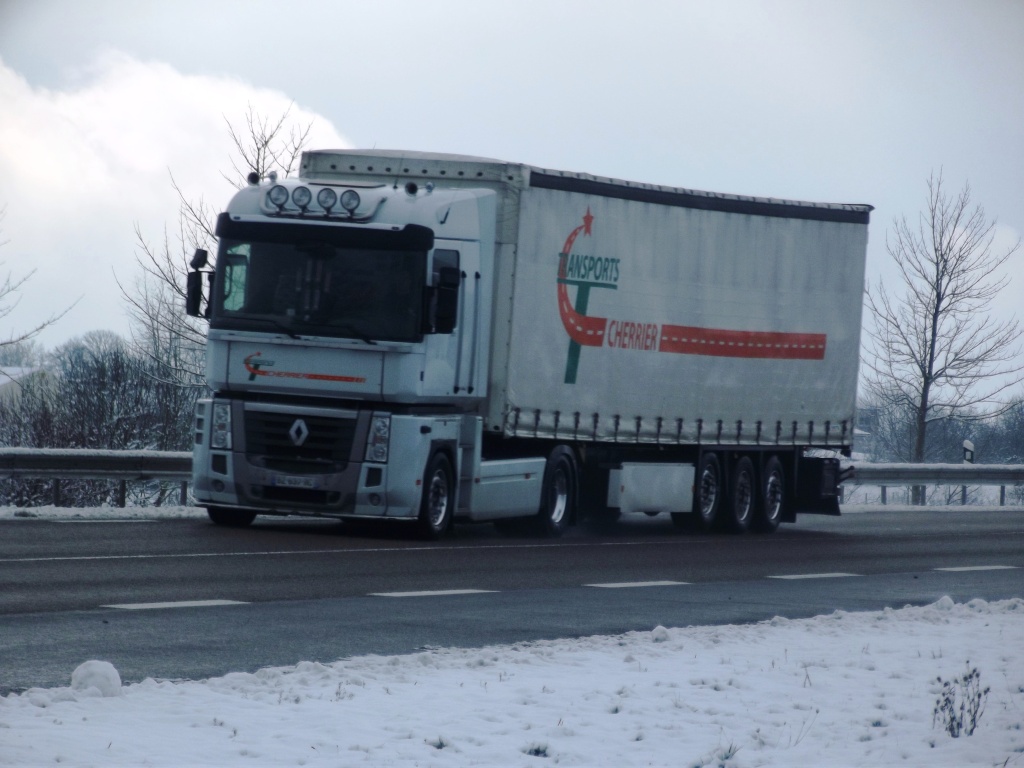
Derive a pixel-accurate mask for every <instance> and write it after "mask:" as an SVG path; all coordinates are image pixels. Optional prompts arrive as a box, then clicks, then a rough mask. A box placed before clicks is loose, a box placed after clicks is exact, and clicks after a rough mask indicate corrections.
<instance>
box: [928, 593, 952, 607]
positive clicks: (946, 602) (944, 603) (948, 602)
mask: <svg viewBox="0 0 1024 768" xmlns="http://www.w3.org/2000/svg"><path fill="white" fill-rule="evenodd" d="M955 605H956V603H954V602H953V598H951V597H950V596H949V595H944V596H943V597H941V598H939V599H938V601H936V602H934V603H932V608H934V609H935V610H937V611H951V610H953V607H954V606H955Z"/></svg>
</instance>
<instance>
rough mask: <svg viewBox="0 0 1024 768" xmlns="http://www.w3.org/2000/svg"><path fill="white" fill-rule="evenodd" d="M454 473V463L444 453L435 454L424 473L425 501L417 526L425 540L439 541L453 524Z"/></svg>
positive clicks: (421, 505) (421, 503)
mask: <svg viewBox="0 0 1024 768" xmlns="http://www.w3.org/2000/svg"><path fill="white" fill-rule="evenodd" d="M454 488H455V484H454V473H453V472H452V463H451V461H449V460H448V457H447V456H446V455H445V454H443V453H435V454H434V455H433V456H431V457H430V461H429V462H427V471H426V472H424V473H423V499H422V501H420V516H419V520H417V526H418V529H419V533H420V535H421V536H422V537H423V538H425V539H437V538H440V537H441V536H443V535H444V533H445V531H447V530H448V527H449V526H450V525H451V522H452V505H453V504H454V503H455V494H454Z"/></svg>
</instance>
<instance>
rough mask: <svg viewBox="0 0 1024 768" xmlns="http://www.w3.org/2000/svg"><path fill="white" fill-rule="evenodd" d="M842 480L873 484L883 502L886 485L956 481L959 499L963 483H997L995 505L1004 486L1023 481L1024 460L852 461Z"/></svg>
mask: <svg viewBox="0 0 1024 768" xmlns="http://www.w3.org/2000/svg"><path fill="white" fill-rule="evenodd" d="M844 476H845V477H844V483H853V484H855V485H877V486H879V487H880V488H881V489H882V503H883V504H885V503H886V488H889V487H900V486H913V485H951V486H952V485H959V486H960V487H961V491H960V503H961V504H965V503H966V502H967V491H966V486H968V485H998V486H999V506H1001V507H1002V506H1005V505H1006V486H1007V485H1018V484H1020V483H1024V464H855V465H853V466H852V467H849V468H848V469H846V470H844Z"/></svg>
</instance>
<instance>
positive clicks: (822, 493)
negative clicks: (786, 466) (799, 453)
mask: <svg viewBox="0 0 1024 768" xmlns="http://www.w3.org/2000/svg"><path fill="white" fill-rule="evenodd" d="M839 482H840V479H839V459H832V458H829V459H824V458H816V457H805V458H803V459H802V460H801V462H800V474H799V477H797V488H796V511H797V513H798V514H799V513H804V514H810V515H834V516H838V515H839V514H840V512H839Z"/></svg>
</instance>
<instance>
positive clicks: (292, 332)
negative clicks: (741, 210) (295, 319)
mask: <svg viewBox="0 0 1024 768" xmlns="http://www.w3.org/2000/svg"><path fill="white" fill-rule="evenodd" d="M263 319H264V320H265V321H266V322H268V323H270V324H271V325H273V326H274V327H275V328H277V329H278V330H279V331H284V332H285V333H287V334H288V335H289V336H291V337H292V338H293V339H301V338H302V337H301V336H299V334H297V333H296V332H295V330H294V329H293V328H292V327H291V326H289V325H287V324H285V323H282V322H281V321H280V320H277V319H276V318H273V317H265V318H263Z"/></svg>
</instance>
